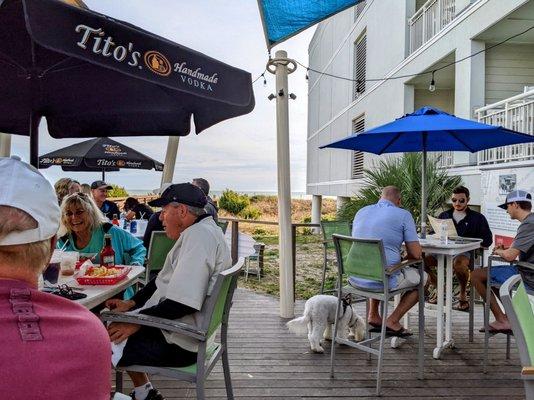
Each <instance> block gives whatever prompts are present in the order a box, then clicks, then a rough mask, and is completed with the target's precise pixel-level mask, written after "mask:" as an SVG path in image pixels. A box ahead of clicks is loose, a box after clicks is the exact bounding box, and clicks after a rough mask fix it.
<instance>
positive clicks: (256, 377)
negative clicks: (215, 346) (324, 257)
mask: <svg viewBox="0 0 534 400" xmlns="http://www.w3.org/2000/svg"><path fill="white" fill-rule="evenodd" d="M303 305H304V302H297V304H296V311H297V313H301V312H302V310H303ZM358 307H359V308H358V311H359V313H360V314H362V313H363V312H364V308H365V307H364V305H363V304H359V305H358ZM278 312H279V309H278V300H277V299H276V298H273V297H270V296H265V295H260V294H257V293H254V292H250V291H247V290H244V289H238V290H237V291H236V294H235V296H234V306H233V308H232V312H231V316H230V328H229V346H228V347H229V358H230V369H231V372H232V381H233V387H234V395H235V397H236V398H238V399H250V400H252V399H261V400H271V399H273V400H274V399H276V400H282V399H283V400H293V399H300V400H308V399H309V400H312V399H314V400H317V399H320V400H327V399H345V398H346V399H348V398H352V399H354V398H357V399H359V400H364V399H379V397H375V396H374V391H375V374H374V373H375V371H376V359H375V358H373V360H372V361H368V360H367V356H366V354H364V353H362V352H359V351H358V350H356V349H351V348H347V347H345V346H340V347H338V350H337V351H336V378H335V379H333V380H332V379H330V377H329V372H330V356H329V353H330V348H329V346H326V347H325V354H313V353H310V350H309V345H308V341H307V338H306V337H299V336H295V335H292V334H291V333H289V332H288V330H287V329H286V327H285V322H286V320H284V319H282V318H280V317H279V315H278ZM480 326H482V307H481V306H480V305H477V306H476V312H475V328H476V330H475V341H474V343H469V342H468V314H467V313H462V312H456V311H454V314H453V332H454V338H455V343H456V347H455V348H454V349H451V350H448V351H447V350H446V351H445V352H444V354H443V356H442V359H441V360H434V359H433V358H432V350H433V347H434V344H435V318H432V317H427V318H426V327H425V373H424V376H425V379H424V380H418V379H417V365H416V363H417V334H415V335H414V336H413V340H408V341H406V342H405V343H404V344H403V345H402V346H401V347H400V348H398V349H391V348H390V347H389V345H388V346H386V348H385V359H384V368H383V375H382V376H383V378H382V386H383V390H382V396H381V398H387V399H391V400H396V399H403V400H406V399H408V398H409V399H410V400H414V399H415V400H419V399H421V400H422V399H472V398H480V399H482V398H484V399H502V398H506V399H507V400H516V399H517V400H519V399H524V396H525V395H524V390H523V383H522V381H521V378H520V367H519V365H520V363H519V357H518V353H517V349H516V348H515V344H514V341H513V340H512V351H511V358H510V360H506V358H505V354H506V338H505V336H504V335H498V336H495V337H493V338H492V339H490V351H489V354H490V366H489V368H488V373H487V374H483V373H482V360H483V350H484V335H483V334H482V333H479V332H478V328H479V327H480ZM416 329H417V323H416V318H414V322H412V330H414V331H415V332H416ZM388 343H389V342H388ZM151 380H152V383H153V384H154V386H156V387H157V388H158V389H159V390H160V391H161V392H162V393H163V395H164V396H165V397H166V398H167V399H194V398H196V397H195V389H194V386H193V385H190V384H188V383H185V382H177V381H174V380H170V379H167V378H164V377H156V376H154V377H152V379H151ZM131 387H132V384H131V382H130V381H129V380H127V379H126V380H125V388H126V390H127V391H129V390H131ZM206 395H207V398H209V399H225V398H226V392H225V387H224V377H223V374H222V368H221V366H220V365H217V366H216V367H215V368H214V370H213V371H212V373H211V375H210V377H209V380H208V382H207V385H206Z"/></svg>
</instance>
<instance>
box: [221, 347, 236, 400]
mask: <svg viewBox="0 0 534 400" xmlns="http://www.w3.org/2000/svg"><path fill="white" fill-rule="evenodd" d="M221 357H222V365H223V372H224V385H225V386H226V397H227V398H228V400H233V398H234V391H233V389H232V376H231V375H230V363H229V362H228V352H227V350H226V348H225V349H224V352H223V353H222V356H221Z"/></svg>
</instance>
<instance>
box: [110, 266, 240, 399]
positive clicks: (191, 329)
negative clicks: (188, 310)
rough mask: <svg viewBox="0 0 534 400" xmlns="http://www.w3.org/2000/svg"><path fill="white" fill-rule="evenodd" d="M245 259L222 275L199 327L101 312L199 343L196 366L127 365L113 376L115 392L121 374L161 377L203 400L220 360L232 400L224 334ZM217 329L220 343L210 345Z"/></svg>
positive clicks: (227, 390)
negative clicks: (190, 388)
mask: <svg viewBox="0 0 534 400" xmlns="http://www.w3.org/2000/svg"><path fill="white" fill-rule="evenodd" d="M243 264H244V259H243V258H240V259H239V260H238V262H237V263H236V264H235V265H234V266H233V267H232V268H230V269H227V270H226V271H223V272H221V273H220V274H219V276H218V277H217V280H216V282H215V285H214V286H213V290H212V292H211V294H210V295H209V296H208V297H207V298H206V300H205V301H204V304H203V305H202V309H201V313H202V314H203V315H204V316H205V318H203V322H202V324H201V325H200V326H192V325H188V324H185V323H182V322H178V321H175V320H169V319H164V318H157V317H152V316H148V315H143V314H126V313H115V312H104V313H102V314H101V319H102V320H103V321H110V322H129V323H133V324H139V325H145V326H152V327H156V328H161V329H164V330H166V331H170V332H178V333H180V334H182V335H186V336H189V337H192V338H195V339H198V340H199V341H200V345H199V349H198V353H197V362H196V363H195V364H193V365H189V366H187V367H183V368H164V367H151V366H146V365H130V366H127V367H120V368H118V369H116V370H117V375H116V390H117V392H121V391H122V371H125V370H127V371H134V372H144V373H147V374H151V375H161V376H165V377H169V378H173V379H178V380H184V381H188V382H192V383H195V384H196V392H197V399H204V398H205V395H204V383H205V381H206V379H207V377H208V375H209V373H210V372H211V370H212V369H213V367H214V366H215V364H216V363H217V361H218V360H219V359H221V360H222V365H223V372H224V381H225V385H226V395H227V398H228V399H233V398H234V395H233V391H232V381H231V377H230V366H229V363H228V348H227V332H228V316H229V314H230V307H231V306H232V297H233V295H234V290H235V288H236V285H237V277H238V274H239V272H240V271H241V268H242V267H243ZM219 328H220V340H219V341H218V342H217V343H210V342H211V341H209V340H208V339H210V338H211V337H212V336H213V335H215V333H216V332H217V331H218V330H219Z"/></svg>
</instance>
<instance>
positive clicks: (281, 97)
mask: <svg viewBox="0 0 534 400" xmlns="http://www.w3.org/2000/svg"><path fill="white" fill-rule="evenodd" d="M269 66H270V67H273V66H274V67H275V70H274V71H273V70H272V69H270V68H268V70H269V72H271V73H273V72H274V73H275V75H276V93H275V95H276V149H277V166H278V243H279V249H280V250H279V251H280V255H279V260H280V261H279V268H280V316H281V317H282V318H292V317H293V316H294V315H295V311H294V304H295V298H294V293H295V288H294V287H293V251H292V250H293V249H292V246H291V241H292V239H291V185H290V171H289V165H290V164H289V105H288V98H289V92H288V88H287V86H288V83H287V75H288V73H291V72H293V71H294V70H295V68H296V64H295V62H294V61H293V60H289V59H288V58H287V52H286V51H284V50H279V51H277V52H276V55H275V58H274V59H273V60H270V61H269V64H268V67H269ZM288 66H290V67H289V68H288Z"/></svg>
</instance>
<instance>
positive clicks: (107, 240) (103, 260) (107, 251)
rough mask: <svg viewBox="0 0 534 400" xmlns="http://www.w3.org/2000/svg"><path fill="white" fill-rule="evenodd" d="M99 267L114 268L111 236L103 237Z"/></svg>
mask: <svg viewBox="0 0 534 400" xmlns="http://www.w3.org/2000/svg"><path fill="white" fill-rule="evenodd" d="M100 265H101V266H102V267H108V268H111V267H114V266H115V250H113V247H112V246H111V235H109V234H107V235H104V247H102V251H100Z"/></svg>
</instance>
